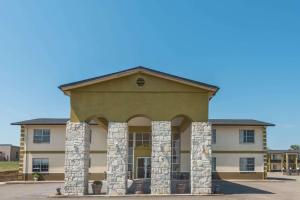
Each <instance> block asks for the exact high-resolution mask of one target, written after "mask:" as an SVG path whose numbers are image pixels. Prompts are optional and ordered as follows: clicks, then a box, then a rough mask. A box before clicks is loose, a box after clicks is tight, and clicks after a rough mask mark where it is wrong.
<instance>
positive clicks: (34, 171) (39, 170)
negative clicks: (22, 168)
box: [31, 158, 50, 173]
mask: <svg viewBox="0 0 300 200" xmlns="http://www.w3.org/2000/svg"><path fill="white" fill-rule="evenodd" d="M34 160H40V163H39V168H34V165H35V164H34ZM42 160H44V161H45V160H46V161H47V164H48V169H47V171H41V169H42ZM31 162H32V166H31V168H32V169H31V170H32V173H49V168H50V165H49V158H32V160H31ZM34 169H38V170H34Z"/></svg>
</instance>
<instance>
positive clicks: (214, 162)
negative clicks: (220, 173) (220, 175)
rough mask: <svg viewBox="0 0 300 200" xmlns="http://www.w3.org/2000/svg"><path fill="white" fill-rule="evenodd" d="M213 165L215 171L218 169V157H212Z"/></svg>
mask: <svg viewBox="0 0 300 200" xmlns="http://www.w3.org/2000/svg"><path fill="white" fill-rule="evenodd" d="M211 167H212V171H213V172H215V171H217V159H216V157H212V160H211Z"/></svg>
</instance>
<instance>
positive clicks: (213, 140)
mask: <svg viewBox="0 0 300 200" xmlns="http://www.w3.org/2000/svg"><path fill="white" fill-rule="evenodd" d="M216 142H217V130H216V129H213V130H212V140H211V143H212V144H216Z"/></svg>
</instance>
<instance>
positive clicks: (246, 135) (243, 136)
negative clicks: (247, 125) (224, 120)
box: [240, 130, 255, 143]
mask: <svg viewBox="0 0 300 200" xmlns="http://www.w3.org/2000/svg"><path fill="white" fill-rule="evenodd" d="M254 141H255V133H254V130H241V131H240V143H254Z"/></svg>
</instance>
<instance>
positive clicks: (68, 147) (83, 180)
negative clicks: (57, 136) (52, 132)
mask: <svg viewBox="0 0 300 200" xmlns="http://www.w3.org/2000/svg"><path fill="white" fill-rule="evenodd" d="M89 154H90V127H89V125H88V124H87V123H85V122H80V123H75V122H70V121H69V122H67V128H66V142H65V194H66V195H74V196H81V195H85V194H88V175H89V158H90V155H89Z"/></svg>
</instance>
